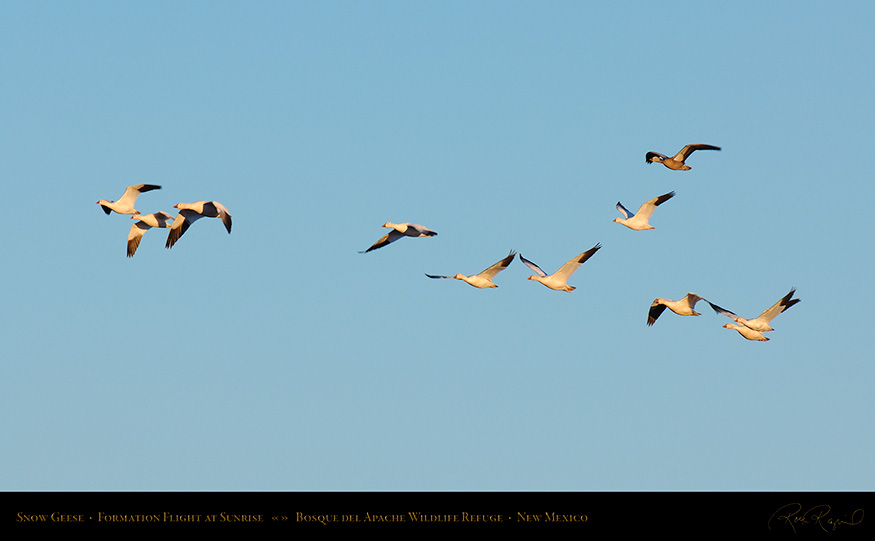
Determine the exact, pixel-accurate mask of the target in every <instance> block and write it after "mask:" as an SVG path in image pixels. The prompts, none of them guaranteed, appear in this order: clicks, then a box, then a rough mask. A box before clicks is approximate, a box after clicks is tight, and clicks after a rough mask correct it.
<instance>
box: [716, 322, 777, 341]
mask: <svg viewBox="0 0 875 541" xmlns="http://www.w3.org/2000/svg"><path fill="white" fill-rule="evenodd" d="M723 328H724V329H735V330H736V331H738V334H740V335H741V336H743V337H745V338H747V339H748V340H757V341H759V342H768V341H769V339H768V338H766V337H765V335H763V333H762V332H760V331H755V330H753V329H751V328H748V327H745V326H744V325H736V324H734V323H727V324H726V325H724V326H723Z"/></svg>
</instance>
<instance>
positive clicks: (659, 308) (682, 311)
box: [647, 293, 703, 326]
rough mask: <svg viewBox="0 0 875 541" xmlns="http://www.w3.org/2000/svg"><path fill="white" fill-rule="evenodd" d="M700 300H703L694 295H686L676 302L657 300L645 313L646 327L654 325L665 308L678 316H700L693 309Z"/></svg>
mask: <svg viewBox="0 0 875 541" xmlns="http://www.w3.org/2000/svg"><path fill="white" fill-rule="evenodd" d="M701 300H703V299H702V297H700V296H698V295H696V294H695V293H687V295H686V296H685V297H684V298H683V299H681V300H678V301H673V300H671V299H663V298H657V299H655V300H654V301H653V304H651V305H650V311H649V312H648V313H647V325H648V326H650V325H653V324H654V323H656V320H657V318H659V316H660V315H661V314H662V313H663V312H664V311H665V309H666V308H668V309H669V310H671V311H672V312H674V313H675V314H677V315H679V316H700V315H702V314H700V313H699V312H696V311H695V310H694V308H695V307H696V303H697V302H699V301H701Z"/></svg>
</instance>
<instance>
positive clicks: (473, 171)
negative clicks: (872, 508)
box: [0, 2, 875, 491]
mask: <svg viewBox="0 0 875 541" xmlns="http://www.w3.org/2000/svg"><path fill="white" fill-rule="evenodd" d="M873 22H875V7H873V5H872V4H871V3H868V2H844V3H840V4H837V5H836V4H828V3H825V2H792V3H791V2H772V3H765V4H763V3H753V2H742V3H737V2H736V3H733V4H732V5H729V4H726V5H724V4H719V3H712V2H706V3H701V2H681V3H660V4H656V5H654V4H653V3H644V2H629V3H607V2H603V3H597V2H550V3H546V4H545V3H540V2H539V3H535V2H531V3H527V2H259V3H255V4H252V3H242V2H185V3H178V2H124V3H118V2H80V3H69V2H66V3H62V2H6V3H4V4H3V5H2V6H0V50H2V53H0V72H2V73H3V74H4V75H3V84H2V85H0V120H2V125H3V129H2V130H0V177H2V179H3V186H4V188H3V193H4V196H3V197H2V198H0V210H2V212H3V215H4V216H5V217H6V220H5V223H6V227H5V229H4V230H5V234H4V235H3V239H4V242H3V245H4V252H5V258H4V261H5V262H4V265H3V269H2V271H0V275H2V277H3V283H4V284H5V287H4V293H3V310H2V315H0V324H2V329H3V331H2V341H0V351H2V358H3V361H2V364H0V366H2V372H0V374H2V381H3V393H2V396H3V398H2V404H3V407H2V409H0V421H2V428H3V433H4V438H3V441H2V442H0V464H3V466H2V468H0V484H2V486H3V488H4V489H8V490H256V491H257V490H437V491H440V490H562V491H564V490H575V491H578V490H580V491H586V490H600V491H604V490H608V491H610V490H645V491H647V490H871V489H872V488H873V486H875V473H873V470H872V469H871V467H869V464H870V462H871V457H872V456H873V455H875V432H873V431H872V429H871V427H872V426H873V415H875V407H873V406H875V401H873V398H872V382H873V376H875V368H873V363H872V358H871V355H872V352H873V351H875V347H873V346H875V343H873V342H875V341H873V333H872V332H871V329H870V327H871V324H872V317H871V315H870V304H871V302H872V300H873V285H872V278H871V277H872V273H873V267H875V265H873V256H872V250H871V247H872V242H871V240H870V236H869V230H870V229H871V224H870V220H869V217H868V215H867V214H866V211H865V208H866V205H867V204H869V202H870V201H872V199H873V196H875V189H873V187H872V182H871V179H870V178H869V177H870V176H871V173H870V170H871V165H870V164H869V163H868V162H869V161H870V160H871V158H870V156H869V155H868V154H869V152H870V150H871V148H872V147H873V142H875V141H873V131H872V120H873V117H875V101H873V98H872V97H873V95H875V72H873V64H872V60H871V51H872V50H873V47H875V40H873V38H872V33H871V28H872V24H873ZM687 143H709V144H713V145H718V146H720V147H722V151H720V152H712V151H707V152H706V151H702V152H697V153H695V154H693V156H692V157H691V158H690V159H689V160H688V164H689V165H691V166H692V170H691V171H687V172H676V171H670V170H668V169H666V168H665V167H663V166H661V165H658V164H654V165H647V164H645V161H644V155H645V153H646V152H647V151H650V150H654V151H658V152H662V153H665V154H669V155H671V154H674V153H675V152H677V151H678V150H680V148H681V147H682V146H684V145H685V144H687ZM137 183H151V184H160V185H162V186H163V189H161V190H159V191H152V192H149V193H146V194H143V195H142V196H141V197H140V199H139V200H138V202H137V208H138V209H139V210H141V211H142V212H144V213H148V212H156V211H159V210H164V211H173V210H174V209H172V206H173V205H174V204H176V203H179V202H191V201H196V200H200V199H206V200H217V201H220V202H222V203H223V204H224V205H225V206H226V207H227V208H228V209H229V211H230V212H231V214H232V215H233V217H234V228H233V231H232V233H231V235H228V234H227V233H226V232H225V230H224V228H223V227H222V226H221V223H219V222H218V221H217V220H201V221H199V222H197V223H196V224H194V225H193V226H192V228H191V229H190V230H189V231H188V232H187V233H186V234H185V236H184V237H182V239H181V240H180V241H179V243H178V244H176V246H174V248H173V249H172V250H166V249H165V248H164V240H165V238H166V232H165V231H162V230H152V231H150V232H148V233H147V234H146V236H145V237H144V239H143V242H142V243H141V244H140V247H139V251H138V252H137V254H136V256H135V257H134V258H132V259H128V258H126V257H125V239H126V235H127V231H128V229H129V227H130V225H131V223H132V222H131V220H130V219H129V218H128V217H127V216H120V215H117V214H113V215H110V216H106V215H104V213H103V212H102V211H101V209H100V208H99V207H98V206H96V205H95V204H94V202H95V201H97V200H98V199H102V198H105V199H116V198H118V197H119V196H120V195H121V194H122V192H123V191H124V188H125V186H127V185H129V184H137ZM671 190H674V191H676V192H677V195H676V196H675V197H674V198H673V199H672V200H671V201H669V202H667V203H665V204H664V205H662V206H661V207H660V208H659V209H658V210H657V212H656V213H655V214H654V216H653V218H652V219H651V224H652V225H654V226H655V228H656V229H654V230H652V231H642V232H638V231H631V230H629V229H627V228H625V227H623V226H621V225H619V224H614V223H612V220H613V219H614V218H615V217H617V216H619V213H618V212H617V211H616V209H615V204H616V203H617V201H622V202H623V204H625V205H626V206H627V207H629V208H631V209H633V210H634V209H637V208H638V205H640V204H641V203H642V202H643V201H645V200H647V199H650V198H652V197H655V196H657V195H660V194H663V193H666V192H668V191H671ZM386 221H392V222H405V221H408V222H414V223H419V224H423V225H425V226H427V227H429V228H432V229H434V230H435V231H437V232H438V236H436V237H434V238H428V239H401V240H399V241H398V242H396V243H394V244H391V245H389V246H388V247H385V248H383V249H380V250H378V251H375V252H372V253H368V254H360V253H358V251H359V250H364V249H365V248H367V247H368V246H370V245H371V244H372V243H373V242H375V241H376V240H377V239H378V238H379V237H380V236H382V235H383V234H384V233H385V231H386V230H384V229H382V228H381V227H380V226H381V225H382V224H383V223H384V222H386ZM598 242H600V243H602V245H603V248H602V250H601V251H599V252H598V253H597V254H596V255H595V256H594V257H593V258H592V259H590V260H589V261H588V262H587V263H586V264H584V265H583V266H582V267H581V268H580V270H578V271H577V273H576V274H574V276H573V277H572V278H571V279H570V280H569V283H570V284H572V285H575V286H577V290H576V291H574V292H573V293H564V292H556V291H551V290H548V289H546V288H544V287H543V286H541V285H540V284H537V283H534V282H529V281H527V280H526V278H527V277H528V276H529V275H530V274H531V272H530V271H529V269H527V268H525V267H524V266H523V265H522V264H521V263H520V261H519V260H516V261H514V262H513V263H512V264H511V265H510V267H509V268H508V269H507V270H505V271H504V272H502V273H501V274H499V275H498V277H497V278H496V283H497V284H498V286H499V287H498V288H497V289H491V290H478V289H474V288H472V287H470V286H468V285H467V284H464V283H462V282H460V281H452V280H429V279H428V278H426V277H425V276H424V274H425V273H429V274H444V275H452V274H456V273H459V272H460V273H465V274H474V273H477V272H479V271H481V270H483V269H485V268H486V267H488V266H489V265H491V264H492V263H494V262H496V261H498V260H499V259H501V258H502V257H504V256H505V255H507V253H508V251H509V250H511V249H514V250H517V251H519V252H520V253H522V254H523V255H524V256H525V257H526V258H528V259H531V260H532V261H535V262H537V263H538V264H539V265H541V266H542V267H544V269H545V270H547V271H548V272H553V271H554V270H556V269H558V268H559V266H561V264H562V263H564V262H565V261H567V260H568V259H570V258H571V257H572V256H574V255H576V254H579V253H581V252H583V251H584V250H587V249H589V248H591V247H592V246H593V245H595V244H596V243H598ZM791 287H796V288H797V296H798V297H799V298H801V299H802V302H801V303H799V304H798V305H796V306H794V307H793V308H792V310H789V311H788V312H786V313H785V314H783V315H781V316H780V317H778V318H777V319H776V320H774V322H773V326H774V327H775V329H776V330H775V331H774V332H771V333H769V336H770V338H771V340H770V341H769V342H766V343H759V342H750V341H747V340H744V339H743V338H742V337H741V336H740V335H739V334H738V333H737V332H735V331H733V330H728V329H723V328H721V326H722V325H723V324H724V323H728V322H729V320H728V319H727V318H725V317H723V316H720V315H717V314H715V313H714V312H713V311H711V309H710V308H708V306H707V305H699V306H698V308H699V309H700V311H701V312H702V316H701V317H697V318H693V317H680V316H676V315H674V314H672V313H670V312H666V313H665V314H663V316H662V317H661V318H660V319H659V320H658V321H657V323H656V325H654V326H653V327H647V326H646V325H645V321H646V316H647V310H648V307H649V305H650V303H651V302H652V301H653V299H654V298H656V297H668V298H674V299H677V298H680V297H682V296H683V295H684V294H686V293H687V292H688V291H692V292H695V293H698V294H700V295H702V296H703V297H705V298H706V299H708V300H711V301H712V302H714V303H716V304H719V305H721V306H723V307H725V308H728V309H730V310H733V311H735V312H737V313H739V314H740V315H744V316H755V315H757V314H759V313H760V311H762V310H763V309H765V308H766V307H768V306H770V305H771V304H773V303H774V302H776V301H777V300H778V299H780V298H781V297H782V296H783V295H784V294H786V293H787V291H789V289H790V288H791Z"/></svg>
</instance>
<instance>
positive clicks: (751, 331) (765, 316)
mask: <svg viewBox="0 0 875 541" xmlns="http://www.w3.org/2000/svg"><path fill="white" fill-rule="evenodd" d="M697 150H720V147H716V146H713V145H705V144H695V145H687V146H685V147H684V148H682V149H681V150H680V152H678V153H677V154H675V155H674V156H672V157H668V156H666V155H665V154H660V153H658V152H648V153H647V154H646V156H645V161H646V163H648V164H651V163H661V164H662V165H664V166H666V167H668V168H669V169H672V170H675V171H689V170H690V169H691V168H690V166H689V165H687V164H686V163H684V162H685V161H686V159H687V158H688V157H689V156H690V154H692V153H693V152H695V151H697ZM129 189H130V188H129ZM125 195H127V193H126V194H125ZM674 195H675V192H669V193H667V194H663V195H660V196H658V197H654V198H653V199H650V200H649V201H645V202H644V203H643V204H642V205H641V206H640V207H639V208H638V212H635V213H633V212H630V211H629V209H627V208H626V207H624V206H623V205H622V204H621V203H620V202H619V201H618V202H617V210H618V211H620V213H621V214H622V215H623V217H622V218H615V219H614V222H616V223H619V224H622V225H625V226H626V227H628V228H629V229H632V230H635V231H645V230H648V229H653V226H651V225H650V223H649V221H650V217H651V216H652V215H653V211H654V210H656V207H658V206H659V205H661V204H663V203H665V202H666V201H668V200H669V199H671V198H672V197H674ZM104 208H105V207H104ZM107 213H109V211H108V210H107ZM135 217H136V216H135ZM177 219H179V218H177ZM228 225H229V229H228V232H229V233H230V222H228ZM173 227H175V222H174V226H173ZM383 227H386V228H389V229H390V231H389V232H388V233H387V234H386V235H384V236H383V237H382V238H380V240H378V241H377V242H375V243H374V244H373V245H372V246H371V247H370V248H368V249H367V250H363V251H361V252H359V253H367V252H371V251H373V250H377V249H379V248H382V247H384V246H386V245H388V244H390V243H392V242H395V241H396V240H398V239H400V238H403V237H433V236H435V235H437V233H436V232H435V231H432V230H431V229H429V228H427V227H425V226H422V225H419V224H412V223H407V222H404V223H400V224H396V223H392V222H386V223H385V224H383ZM169 243H170V240H169V239H168V244H169ZM169 247H170V246H168V248H169ZM600 248H601V244H596V245H595V246H593V247H592V248H590V249H589V250H587V251H585V252H583V253H582V254H579V255H577V256H575V257H573V258H571V259H570V260H569V261H568V262H567V263H565V264H564V265H562V267H560V268H559V270H557V271H556V272H555V273H553V274H550V275H548V274H547V273H546V272H544V271H543V270H542V269H541V267H539V266H538V265H536V264H535V263H533V262H532V261H529V260H528V259H526V258H524V257H523V256H522V254H517V253H516V252H514V251H511V252H510V254H508V255H507V257H505V258H504V259H502V260H501V261H499V262H497V263H495V264H494V265H492V266H490V267H489V268H487V269H486V270H484V271H483V272H480V273H478V274H474V275H471V276H466V275H464V274H456V275H455V276H438V275H432V274H426V276H428V277H429V278H434V279H456V280H463V281H465V282H466V283H468V284H470V285H472V286H474V287H476V288H480V289H484V288H492V287H498V286H497V285H495V283H494V282H493V281H492V280H493V279H494V278H495V276H496V275H497V274H498V273H499V272H501V271H503V270H504V269H506V268H507V267H508V265H510V263H511V262H512V261H513V260H514V258H515V257H516V256H519V259H520V261H522V262H523V263H524V264H525V265H526V266H527V267H529V268H530V269H532V270H533V271H534V272H535V274H533V275H531V276H529V278H528V279H529V280H535V281H538V282H540V283H542V284H543V285H545V286H546V287H548V288H550V289H553V290H556V291H566V292H569V293H570V292H572V291H574V289H575V287H574V286H572V285H568V279H569V278H570V277H571V275H572V274H574V272H575V271H576V270H577V269H579V268H580V266H581V265H583V264H584V263H585V262H586V261H587V260H588V259H589V258H590V257H592V256H593V255H595V253H596V252H597V251H598V250H599V249H600ZM795 292H796V289H795V288H794V289H791V290H790V292H789V293H788V294H787V295H785V296H784V297H783V298H781V300H779V301H778V302H776V303H775V304H774V305H772V306H770V307H769V308H767V309H765V310H763V312H762V313H761V314H760V315H759V316H757V317H756V318H753V319H746V318H743V317H741V316H738V315H737V314H735V313H733V312H731V311H729V310H726V309H725V308H721V307H719V306H717V305H716V304H714V303H712V302H710V301H708V300H706V299H704V298H702V297H700V296H699V295H696V294H695V293H687V295H686V296H685V297H684V298H682V299H680V300H677V301H674V300H671V299H663V298H657V299H655V300H654V301H653V303H652V304H651V305H650V310H649V312H648V314H647V325H648V326H650V325H653V324H654V323H656V320H657V318H659V316H660V315H661V314H662V313H663V312H664V311H665V309H666V308H668V309H669V310H671V311H672V312H674V313H675V314H678V315H680V316H699V315H701V314H700V313H699V312H696V311H695V306H696V303H697V302H699V301H705V302H707V303H708V304H709V305H711V308H712V309H713V310H714V311H715V312H717V313H718V314H722V315H724V316H727V317H729V318H730V319H732V320H733V321H734V322H735V323H737V325H736V324H734V323H727V324H726V325H723V327H724V328H727V329H735V330H736V331H738V333H739V334H741V336H743V337H744V338H746V339H748V340H757V341H761V342H765V341H767V340H768V338H767V337H766V336H765V335H764V334H763V333H764V332H768V331H771V330H774V329H772V327H770V326H769V322H771V321H772V320H773V319H774V318H775V317H776V316H777V315H778V314H781V313H782V312H784V311H785V310H787V309H788V308H790V307H791V306H793V305H794V304H796V303H798V302H800V299H794V298H793V295H794V294H795Z"/></svg>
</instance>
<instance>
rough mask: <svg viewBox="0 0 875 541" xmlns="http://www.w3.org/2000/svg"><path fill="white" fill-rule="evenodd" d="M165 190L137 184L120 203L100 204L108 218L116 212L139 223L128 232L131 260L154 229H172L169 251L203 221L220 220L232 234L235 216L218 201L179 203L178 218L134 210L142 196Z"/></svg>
mask: <svg viewBox="0 0 875 541" xmlns="http://www.w3.org/2000/svg"><path fill="white" fill-rule="evenodd" d="M160 189H161V186H158V185H155V184H134V185H132V186H128V187H127V188H126V189H125V193H124V195H122V196H121V198H120V199H118V200H117V201H108V200H106V199H101V200H100V201H98V202H97V204H98V205H100V206H101V208H103V211H104V212H105V213H106V214H110V213H112V212H116V213H118V214H130V215H132V216H131V219H132V220H138V221H137V222H136V223H134V225H132V226H131V230H130V231H129V232H128V245H127V255H128V257H134V254H135V253H136V252H137V247H138V246H139V245H140V241H141V240H142V239H143V235H144V234H145V233H146V231H148V230H149V229H152V228H153V227H166V228H169V229H170V232H169V233H168V235H167V242H166V243H165V245H164V247H165V248H173V245H174V244H176V241H178V240H179V238H180V237H181V236H182V235H183V234H184V233H185V232H186V231H188V228H189V227H191V224H193V223H194V222H196V221H197V220H199V219H201V218H220V219H221V220H222V223H223V224H225V229H227V230H228V233H229V234H230V233H231V213H230V212H228V209H226V208H225V207H224V205H222V204H221V203H219V202H218V201H195V202H194V203H178V204H176V205H173V208H175V209H179V213H178V214H177V215H176V218H175V219H174V217H173V216H172V215H170V214H168V213H166V212H164V211H161V212H156V213H153V214H140V211H138V210H137V209H135V208H134V204H135V203H136V201H137V198H138V197H139V196H140V194H141V193H144V192H150V191H152V190H160Z"/></svg>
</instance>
